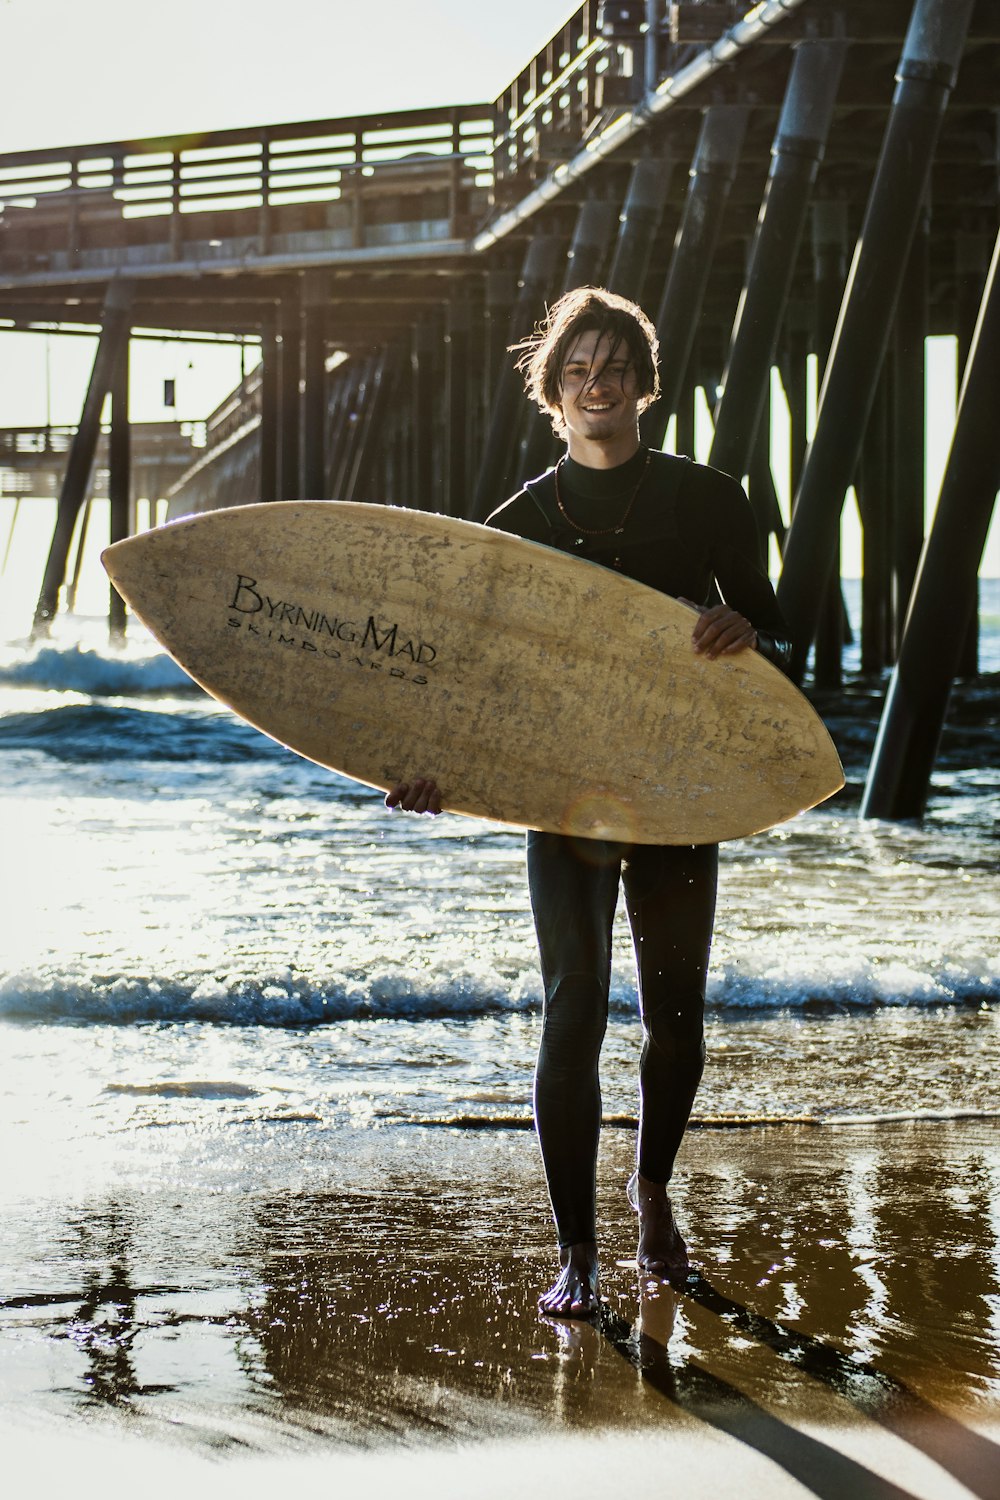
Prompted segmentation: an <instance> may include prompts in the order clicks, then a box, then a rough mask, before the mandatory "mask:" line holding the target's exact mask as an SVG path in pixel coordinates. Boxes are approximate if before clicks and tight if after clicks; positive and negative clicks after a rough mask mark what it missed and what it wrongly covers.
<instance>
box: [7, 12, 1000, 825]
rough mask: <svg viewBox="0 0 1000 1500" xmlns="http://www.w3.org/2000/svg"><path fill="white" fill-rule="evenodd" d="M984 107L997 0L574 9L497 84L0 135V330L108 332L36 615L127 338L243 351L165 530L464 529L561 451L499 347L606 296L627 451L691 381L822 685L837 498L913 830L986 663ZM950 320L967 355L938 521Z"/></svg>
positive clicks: (877, 786) (658, 427) (990, 461)
mask: <svg viewBox="0 0 1000 1500" xmlns="http://www.w3.org/2000/svg"><path fill="white" fill-rule="evenodd" d="M998 120H1000V0H760V3H758V4H755V5H753V6H751V5H750V4H749V0H725V3H709V0H689V3H682V4H667V3H664V0H631V3H629V0H625V3H616V4H612V3H604V4H598V3H597V0H588V3H586V4H583V5H581V6H580V8H579V10H578V11H577V12H576V13H575V15H574V16H573V17H571V19H570V20H569V22H568V23H567V25H566V26H565V27H564V28H562V30H561V31H559V32H558V33H557V34H556V36H555V37H553V38H552V40H551V41H550V42H549V44H548V45H547V46H546V47H545V48H543V50H542V51H541V52H540V53H539V54H538V55H537V56H536V57H534V58H532V59H531V60H530V61H529V62H528V64H527V66H526V67H525V69H524V70H523V72H522V73H521V74H519V76H518V77H517V78H516V79H515V80H514V81H513V82H512V83H511V85H510V87H509V88H508V89H507V90H505V92H504V93H503V94H502V95H501V97H500V98H499V99H497V100H495V101H491V102H488V103H482V104H463V105H457V106H455V107H452V108H447V109H438V110H427V111H410V112H407V113H405V114H390V115H380V116H371V117H365V118H355V119H347V120H324V121H316V122H309V123H306V124H282V125H271V126H262V127H259V128H256V129H252V130H234V131H224V132H215V133H213V134H211V135H208V136H202V137H198V138H196V139H195V138H183V139H181V138H178V139H171V140H145V141H131V142H116V143H105V144H99V145H93V146H72V147H66V148H65V149H63V150H56V149H52V150H46V151H36V152H22V153H18V154H16V155H7V156H3V157H0V204H2V210H0V318H3V319H6V320H9V323H10V325H12V326H14V327H18V328H31V327H41V326H52V325H57V326H62V325H66V324H79V323H95V324H100V325H101V328H102V336H101V341H100V347H99V350H98V354H97V357H96V360H95V365H94V373H93V377H92V380H91V388H90V392H89V394H88V397H87V401H86V403H85V406H84V410H83V412H82V413H81V420H80V423H79V427H78V429H77V433H76V436H75V439H74V442H73V444H72V445H71V448H70V451H69V453H68V456H67V464H66V469H65V474H64V478H63V483H62V490H61V497H60V506H59V519H58V522H57V526H56V533H55V537H54V540H53V546H52V550H51V553H50V556H49V559H48V565H47V567H46V569H45V576H44V579H43V580H42V587H41V595H40V599H39V606H38V611H37V621H36V623H37V626H38V628H41V629H43V628H44V626H45V623H46V621H47V620H48V619H50V618H51V616H52V614H53V613H54V611H55V609H56V608H57V605H58V600H59V591H60V588H61V587H62V585H63V583H64V581H65V577H66V571H67V559H68V556H69V549H70V545H71V539H72V534H73V528H74V525H75V523H76V518H77V515H78V512H79V510H80V507H81V505H82V503H83V500H84V496H85V492H86V488H87V483H88V478H89V474H90V471H91V469H92V467H93V463H94V456H95V451H96V444H97V441H98V437H99V428H100V412H101V408H102V407H103V403H104V400H105V398H106V396H107V395H108V393H109V392H110V393H112V394H113V408H114V415H113V421H112V434H111V440H110V454H109V473H110V479H109V484H110V487H111V493H112V514H113V518H114V519H113V527H114V528H115V534H116V535H118V534H122V528H123V527H124V526H127V525H128V501H129V495H130V468H131V462H132V460H131V459H130V456H129V454H130V449H129V441H128V413H127V403H126V400H125V395H124V391H125V377H124V374H123V371H126V370H127V359H128V347H129V341H130V331H131V330H132V329H134V328H138V327H141V328H143V329H151V330H157V329H162V330H172V331H176V330H178V329H185V330H189V331H192V332H195V333H197V332H199V331H202V332H204V333H205V334H206V335H207V334H225V335H230V336H238V337H251V336H252V337H254V338H256V339H259V340H260V344H261V351H262V363H261V365H260V366H259V368H258V370H256V371H255V372H253V373H252V374H251V376H250V377H248V378H247V380H246V381H244V383H243V385H242V387H241V388H240V390H239V391H237V392H235V393H234V395H233V398H232V399H231V401H229V402H227V403H225V404H224V406H223V408H221V409H220V412H218V413H216V414H213V416H212V418H211V419H210V421H209V425H208V434H207V437H208V441H207V446H206V447H205V449H204V450H203V451H202V452H200V453H199V454H198V455H197V456H194V457H193V458H192V461H191V463H190V465H189V466H188V467H187V469H186V471H185V472H184V473H183V474H181V475H179V476H178V477H177V478H176V480H174V481H173V482H172V483H171V485H170V486H169V491H170V514H171V515H178V514H182V513H184V512H185V511H191V510H196V509H200V508H204V507H206V506H214V505H217V504H220V503H225V504H238V503H245V502H249V501H258V500H265V501H271V500H275V501H277V500H282V499H290V498H293V497H298V496H300V495H308V496H310V497H317V498H332V497H336V498H341V499H365V500H369V499H371V500H386V501H391V502H393V503H395V504H401V505H407V506H411V507H416V508H424V509H428V510H438V511H442V512H445V513H448V514H452V515H461V516H466V517H470V518H472V519H482V518H483V517H484V516H485V515H486V514H487V513H488V511H489V510H490V509H492V508H493V506H494V505H495V504H497V503H498V502H499V501H500V500H501V499H502V498H504V496H505V495H506V494H508V493H510V491H511V490H512V489H513V488H514V487H515V486H516V484H517V483H518V481H519V480H520V479H522V478H523V477H525V475H526V474H528V473H530V472H532V471H537V470H538V469H539V468H541V467H543V466H544V465H545V463H547V462H548V461H549V459H550V456H551V451H552V445H551V439H550V436H549V434H548V432H547V430H546V427H545V424H544V423H543V422H542V420H541V419H540V418H538V416H537V415H534V414H532V413H531V411H530V410H529V409H528V408H527V405H526V403H525V402H524V400H523V397H522V396H521V394H520V392H519V389H518V382H517V380H516V378H515V376H514V373H513V371H512V369H511V365H510V362H509V356H507V355H506V353H505V349H506V346H507V344H508V343H510V342H511V341H512V340H513V339H515V338H518V337H522V336H523V335H524V334H525V333H526V332H528V331H529V330H530V328H531V326H532V324H533V323H534V322H535V321H536V319H538V318H539V317H540V316H541V314H542V312H543V310H544V306H545V304H546V302H547V301H551V300H552V299H553V298H554V296H556V295H557V294H558V293H559V292H560V291H562V290H565V289H568V288H569V287H571V286H574V285H580V284H583V283H586V282H599V283H604V284H607V285H610V286H612V288H613V289H615V290H618V291H621V292H623V293H626V294H627V295H630V296H634V297H636V298H637V299H638V300H639V301H640V302H641V303H642V304H643V306H644V307H645V308H646V309H647V311H648V312H649V313H650V315H651V316H652V317H654V319H655V321H656V323H657V327H658V331H659V333H660V338H661V347H662V352H663V371H662V374H663V384H664V390H665V393H666V395H665V399H664V401H663V402H662V403H661V406H660V408H659V409H658V410H657V411H655V412H654V413H652V414H650V416H649V417H648V419H647V425H646V428H645V431H644V436H645V437H646V439H647V441H650V442H652V443H658V444H659V443H662V442H663V441H664V436H665V433H666V429H667V426H668V421H669V419H671V418H673V419H674V421H675V426H674V441H675V446H676V447H677V449H678V450H679V451H688V452H690V451H692V446H693V428H694V412H695V402H696V400H700V399H702V398H704V400H706V401H707V405H708V407H709V409H710V410H711V411H712V413H713V419H714V438H713V441H712V449H711V458H710V461H711V462H713V463H715V464H717V465H718V466H719V467H722V468H724V469H727V470H728V471H730V472H732V473H734V474H736V475H738V476H742V477H745V478H746V479H747V482H748V492H749V494H750V498H751V501H752V503H753V505H754V509H755V512H756V514H757V518H758V522H759V525H760V529H761V531H762V533H764V534H770V535H773V536H774V537H775V538H776V540H777V543H778V547H779V549H780V552H781V556H782V559H783V562H782V572H781V577H780V582H779V598H780V600H781V603H782V605H783V608H784V609H785V612H786V615H787V616H788V618H789V621H790V624H791V625H792V627H793V630H794V633H795V637H796V647H797V659H796V673H797V675H799V676H800V677H801V676H802V675H803V674H804V673H806V672H807V671H809V672H811V673H812V675H813V678H814V680H815V681H816V682H817V683H818V684H821V685H824V686H835V685H836V684H837V683H838V682H839V680H840V676H841V670H842V668H841V659H842V644H843V623H844V622H843V606H842V601H841V596H840V590H839V587H838V573H839V565H838V545H839V542H838V537H839V518H840V514H841V511H842V508H843V505H844V501H845V496H846V495H847V493H848V491H849V490H850V488H851V487H852V486H853V488H854V490H855V492H856V495H857V498H858V503H859V510H860V514H861V519H862V524H863V532H864V543H863V545H864V614H863V638H862V642H861V646H862V666H863V670H864V671H865V672H866V673H867V674H870V675H871V676H873V677H876V678H877V677H878V676H879V674H884V673H886V672H888V671H890V670H891V671H892V678H891V686H890V691H889V693H888V696H887V710H886V716H885V720H884V722H883V726H882V733H881V734H880V737H879V745H878V748H877V750H876V755H875V759H874V762H873V766H872V771H871V775H870V777H869V783H868V788H867V792H866V801H865V810H866V812H868V813H869V814H871V815H875V816H892V817H897V816H903V817H905V816H916V815H918V814H919V811H920V809H921V808H922V806H923V800H924V797H925V795H926V788H927V781H928V778H929V775H930V770H931V767H932V765H933V760H934V754H935V751H936V746H937V740H938V736H939V733H940V729H941V724H942V722H943V719H944V715H945V712H946V707H947V701H948V694H949V691H950V687H951V684H952V681H953V680H954V678H955V677H956V676H957V675H970V674H973V673H974V672H975V671H976V629H975V625H976V615H977V611H976V597H977V596H976V576H977V572H978V568H979V564H980V560H981V557H982V552H983V548H984V546H985V541H986V537H987V532H988V528H989V524H990V519H991V516H992V513H993V507H994V502H995V498H996V494H997V490H998V488H1000V423H998V422H997V420H996V414H995V406H996V391H997V389H1000V323H998V319H1000V309H998V296H1000V293H998V291H997V285H996V283H997V275H998V270H997V256H996V245H997V231H998V224H1000V129H998ZM940 334H950V335H954V336H955V337H956V338H957V340H958V346H959V352H960V367H961V369H962V372H963V375H962V387H961V399H960V403H959V412H958V419H957V422H956V426H955V432H954V439H953V443H952V448H951V453H950V456H949V460H948V464H947V468H946V472H945V477H944V481H943V485H942V490H941V496H940V504H937V506H936V509H935V504H934V502H935V501H936V500H937V498H938V497H937V496H933V495H926V494H925V480H924V472H923V470H924V465H923V452H924V435H925V426H926V399H925V394H924V373H925V350H926V344H925V341H926V339H927V338H928V337H929V336H932V335H940ZM813 365H817V366H818V368H819V370H820V372H821V377H822V378H821V383H820V392H819V397H818V413H817V416H816V422H815V430H814V432H813V433H812V438H811V442H810V441H807V436H808V435H807V408H808V386H809V379H810V370H811V368H812V366H813ZM772 370H776V371H777V372H778V375H779V376H780V383H781V390H782V392H783V398H784V401H785V402H786V403H787V410H788V423H789V426H790V433H791V439H790V448H791V454H790V473H789V475H788V476H787V478H788V486H787V487H788V489H789V491H790V493H791V494H792V495H794V497H795V503H794V508H793V513H792V515H791V516H790V517H789V516H788V515H785V514H783V512H782V507H781V504H780V502H779V498H778V490H779V488H784V487H785V486H784V483H782V485H781V486H776V484H775V479H774V469H775V466H776V464H777V462H778V455H777V453H776V452H775V451H774V450H773V447H772V443H771V434H772V423H771V420H770V403H771V399H772V397H771V389H772V386H771V372H772ZM116 430H117V431H118V434H119V436H118V439H117V442H116V440H115V431H116ZM784 478H785V476H782V480H783V481H784ZM928 511H931V512H933V514H934V516H935V520H934V526H933V530H932V532H931V534H930V535H929V536H927V537H925V534H924V533H925V524H924V517H925V513H927V512H928ZM814 645H815V649H814V650H813V647H814ZM810 653H812V655H810Z"/></svg>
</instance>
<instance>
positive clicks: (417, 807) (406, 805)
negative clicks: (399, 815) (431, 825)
mask: <svg viewBox="0 0 1000 1500" xmlns="http://www.w3.org/2000/svg"><path fill="white" fill-rule="evenodd" d="M385 805H386V807H388V808H389V810H390V811H391V810H392V809H393V808H395V807H398V808H400V809H401V810H402V811H403V812H415V813H430V814H431V815H432V816H433V817H437V815H438V813H439V812H440V811H441V793H440V791H439V790H438V786H437V782H436V781H434V780H433V778H431V777H421V776H418V777H417V778H416V780H415V781H399V782H397V783H396V785H395V786H394V787H393V789H392V791H391V792H386V794H385Z"/></svg>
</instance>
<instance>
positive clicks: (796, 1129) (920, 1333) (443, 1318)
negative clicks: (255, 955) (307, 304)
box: [0, 1121, 1000, 1500]
mask: <svg viewBox="0 0 1000 1500" xmlns="http://www.w3.org/2000/svg"><path fill="white" fill-rule="evenodd" d="M152 1136H156V1137H159V1138H160V1139H159V1140H156V1141H151V1140H150V1137H152ZM168 1137H169V1141H168V1139H167V1138H168ZM217 1137H218V1138H217V1139H216V1138H213V1139H209V1140H206V1138H205V1132H203V1131H200V1130H196V1129H192V1128H190V1127H187V1126H184V1125H183V1124H180V1125H179V1126H178V1128H177V1129H175V1130H161V1131H158V1132H152V1131H150V1132H146V1139H145V1141H136V1140H135V1139H134V1138H133V1139H132V1140H131V1141H129V1142H127V1143H123V1146H122V1150H121V1152H120V1153H119V1154H117V1155H116V1154H115V1153H110V1154H109V1155H108V1157H107V1158H106V1160H105V1164H104V1166H103V1167H102V1168H100V1169H98V1168H97V1167H96V1166H95V1167H94V1170H93V1171H91V1172H89V1173H79V1174H70V1176H75V1178H76V1182H77V1185H76V1187H75V1188H74V1187H73V1185H72V1182H70V1181H67V1180H65V1179H64V1180H60V1181H58V1182H56V1181H54V1180H53V1181H51V1182H50V1186H49V1188H48V1189H46V1187H45V1186H44V1185H43V1186H41V1187H39V1186H38V1185H37V1184H36V1186H35V1188H34V1190H32V1191H30V1192H28V1191H26V1190H25V1189H24V1187H23V1183H24V1181H25V1180H26V1179H25V1178H24V1177H23V1176H22V1178H21V1179H20V1180H21V1184H22V1185H21V1187H19V1188H18V1190H17V1191H16V1192H15V1193H13V1194H11V1195H8V1196H7V1199H6V1202H5V1205H4V1215H5V1226H6V1232H5V1237H4V1238H5V1249H4V1252H3V1282H4V1287H5V1292H4V1297H3V1300H2V1321H0V1418H2V1421H3V1426H4V1431H5V1454H6V1455H7V1459H8V1464H10V1465H20V1464H22V1463H23V1464H25V1465H28V1469H27V1470H26V1472H29V1473H30V1476H31V1487H32V1490H33V1491H34V1492H36V1493H43V1494H44V1493H49V1492H50V1491H51V1490H52V1489H54V1487H55V1485H56V1484H59V1483H64V1482H68V1483H70V1484H71V1488H72V1492H73V1494H74V1497H80V1496H86V1495H89V1494H90V1493H91V1492H92V1493H94V1494H95V1495H97V1494H100V1495H101V1496H102V1497H107V1496H111V1495H117V1494H119V1493H120V1494H123V1495H124V1494H125V1493H134V1492H135V1490H136V1488H140V1489H141V1491H142V1492H143V1493H145V1494H148V1493H150V1492H151V1491H152V1492H158V1489H159V1487H160V1486H162V1487H163V1488H170V1489H171V1490H174V1489H176V1487H177V1486H178V1485H179V1484H185V1485H187V1486H188V1488H189V1492H190V1493H191V1494H192V1495H198V1494H201V1493H205V1494H208V1493H211V1494H212V1495H213V1497H221V1496H228V1495H230V1494H232V1495H237V1494H239V1495H241V1496H255V1495H257V1494H260V1495H264V1494H268V1495H270V1494H272V1493H273V1492H274V1489H275V1487H276V1486H286V1485H288V1484H289V1483H303V1484H309V1485H311V1486H313V1485H322V1488H323V1492H324V1493H326V1492H328V1493H330V1494H335V1495H337V1496H355V1495H358V1496H361V1495H365V1496H380V1495H383V1494H388V1493H390V1492H392V1493H404V1494H411V1495H412V1494H417V1495H423V1494H425V1493H426V1494H428V1495H434V1496H436V1497H440V1500H444V1497H451V1496H456V1497H457V1496H463V1497H464V1496H472V1495H475V1496H479V1497H492V1496H494V1495H495V1496H508V1495H514V1494H519V1495H526V1496H534V1495H545V1496H549V1495H550V1494H551V1493H552V1492H553V1489H554V1487H555V1486H559V1487H560V1488H562V1487H565V1486H566V1485H567V1484H570V1485H573V1486H577V1485H579V1486H580V1489H581V1492H582V1493H584V1494H586V1495H588V1496H592V1497H601V1496H605V1495H607V1496H611V1495H615V1496H617V1495H619V1494H620V1493H621V1492H622V1490H623V1489H624V1488H625V1487H627V1486H629V1485H647V1484H649V1483H650V1482H652V1483H653V1484H654V1486H655V1490H654V1492H655V1493H658V1494H661V1493H665V1494H670V1495H677V1496H683V1497H688V1496H690V1497H701V1496H706V1497H712V1500H717V1497H720V1496H728V1495H739V1496H752V1497H756V1496H761V1497H765V1496H766V1497H771V1496H778V1497H781V1496H785V1495H788V1496H793V1495H795V1496H801V1495H802V1494H814V1495H819V1496H830V1497H835V1496H836V1497H851V1500H854V1497H862V1500H864V1497H868V1496H871V1497H899V1496H919V1497H929V1500H949V1497H952V1496H955V1497H958V1496H967V1495H969V1494H972V1495H976V1496H980V1497H987V1496H990V1497H993V1496H1000V1125H998V1124H997V1123H996V1122H988V1121H982V1122H970V1121H965V1122H954V1123H943V1122H939V1121H921V1122H914V1123H909V1124H906V1123H893V1124H882V1125H878V1126H871V1125H869V1126H837V1127H833V1126H820V1127H808V1126H797V1125H786V1126H775V1127H767V1128H744V1129H731V1130H709V1129H705V1130H699V1131H693V1132H691V1133H690V1135H689V1137H688V1140H687V1142H686V1144H685V1148H684V1152H683V1155H682V1159H681V1163H680V1165H679V1168H678V1174H677V1178H676V1184H675V1203H676V1206H677V1212H678V1217H679V1219H680V1222H681V1224H682V1226H683V1228H684V1229H685V1231H686V1233H687V1236H688V1239H689V1243H690V1247H691V1251H692V1257H693V1259H694V1260H695V1261H696V1262H697V1265H698V1267H699V1275H698V1277H697V1279H695V1280H693V1281H691V1282H690V1283H689V1284H688V1285H687V1287H686V1288H684V1289H683V1290H681V1291H674V1290H673V1289H671V1288H669V1287H667V1286H665V1285H663V1284H658V1283H647V1284H645V1285H644V1284H643V1283H642V1282H641V1281H640V1279H639V1277H638V1276H637V1273H636V1272H635V1270H634V1269H630V1268H629V1267H628V1265H627V1264H619V1262H627V1260H628V1258H629V1257H630V1256H631V1255H632V1254H633V1253H634V1239H635V1233H634V1221H633V1220H632V1216H631V1214H630V1211H629V1210H628V1208H627V1205H626V1203H625V1199H624V1193H623V1187H624V1182H625V1179H626V1177H627V1175H628V1172H629V1170H630V1156H631V1151H632V1145H633V1142H632V1135H631V1133H630V1132H629V1131H627V1130H623V1129H606V1130H605V1132H604V1141H603V1147H602V1159H601V1167H600V1220H601V1224H602V1229H603V1236H604V1245H603V1249H604V1258H605V1272H604V1282H603V1293H604V1296H605V1299H606V1306H605V1309H604V1312H603V1315H602V1317H601V1320H600V1324H599V1326H596V1325H595V1326H592V1325H588V1324H565V1323H564V1324H560V1323H555V1322H551V1321H547V1320H543V1319H541V1318H539V1316H538V1314H537V1311H536V1308H535V1300H536V1297H537V1294H538V1292H539V1290H540V1289H541V1288H542V1287H543V1286H544V1285H546V1284H547V1278H550V1277H551V1273H552V1269H553V1266H554V1255H553V1251H552V1247H551V1231H550V1226H549V1223H548V1217H547V1211H546V1209H545V1206H544V1192H543V1187H542V1181H541V1175H540V1171H539V1166H538V1162H537V1155H536V1147H535V1142H534V1139H533V1137H532V1135H531V1134H530V1132H526V1131H513V1130H502V1131H467V1130H455V1129H440V1128H438V1129H430V1128H426V1127H405V1126H395V1127H391V1128H383V1129H365V1130H353V1131H352V1130H340V1131H336V1132H327V1133H324V1134H319V1133H317V1131H316V1130H315V1127H313V1126H310V1125H309V1124H308V1123H307V1122H303V1123H299V1124H296V1123H295V1122H284V1123H283V1124H282V1125H281V1126H280V1127H275V1129H274V1130H273V1131H271V1132H265V1131H257V1132H256V1133H255V1134H254V1136H253V1137H252V1138H250V1139H248V1138H247V1136H246V1135H245V1134H243V1133H240V1132H238V1131H233V1130H230V1131H228V1132H227V1131H225V1130H220V1131H219V1132H217ZM164 1142H167V1144H163V1143H164Z"/></svg>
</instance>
